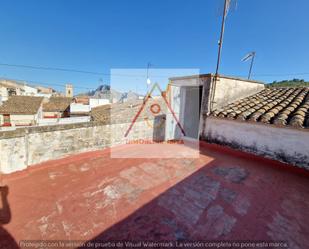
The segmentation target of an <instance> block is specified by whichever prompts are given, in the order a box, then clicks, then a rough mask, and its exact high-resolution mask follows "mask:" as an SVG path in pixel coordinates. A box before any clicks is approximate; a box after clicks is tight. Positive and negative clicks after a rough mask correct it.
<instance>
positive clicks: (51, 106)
mask: <svg viewBox="0 0 309 249" xmlns="http://www.w3.org/2000/svg"><path fill="white" fill-rule="evenodd" d="M71 101H72V99H71V98H66V97H51V98H50V99H49V102H47V103H45V104H44V105H43V111H45V112H64V111H65V110H66V109H67V108H68V107H69V106H70V104H71Z"/></svg>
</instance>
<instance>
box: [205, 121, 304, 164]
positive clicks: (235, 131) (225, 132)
mask: <svg viewBox="0 0 309 249" xmlns="http://www.w3.org/2000/svg"><path fill="white" fill-rule="evenodd" d="M204 134H205V137H203V139H205V140H206V141H208V142H213V143H217V144H221V145H227V146H230V147H232V148H235V149H239V150H244V151H248V152H251V153H254V154H258V155H261V156H264V157H268V158H272V159H275V160H279V161H282V162H286V163H290V164H293V165H296V166H299V167H303V168H306V169H309V143H308V141H309V130H308V129H294V128H288V127H282V128H281V127H276V126H273V125H266V124H259V123H249V122H241V121H236V120H227V119H219V118H214V117H208V118H207V121H206V127H205V131H204Z"/></svg>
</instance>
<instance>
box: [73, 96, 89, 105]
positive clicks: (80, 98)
mask: <svg viewBox="0 0 309 249" xmlns="http://www.w3.org/2000/svg"><path fill="white" fill-rule="evenodd" d="M89 99H90V97H89V96H76V97H74V98H73V101H74V103H78V104H84V105H89Z"/></svg>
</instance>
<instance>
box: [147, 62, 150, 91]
mask: <svg viewBox="0 0 309 249" xmlns="http://www.w3.org/2000/svg"><path fill="white" fill-rule="evenodd" d="M150 66H151V64H150V62H148V64H147V79H146V80H147V82H146V84H147V94H148V92H149V83H148V81H149V68H150Z"/></svg>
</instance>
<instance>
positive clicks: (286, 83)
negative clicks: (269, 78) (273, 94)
mask: <svg viewBox="0 0 309 249" xmlns="http://www.w3.org/2000/svg"><path fill="white" fill-rule="evenodd" d="M266 86H267V87H302V86H304V87H309V82H306V81H305V80H303V79H301V80H300V79H292V80H282V81H273V82H272V83H269V84H267V85H266Z"/></svg>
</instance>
